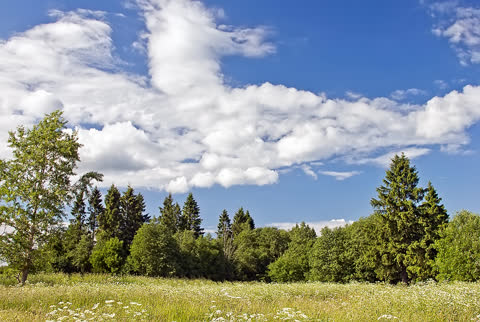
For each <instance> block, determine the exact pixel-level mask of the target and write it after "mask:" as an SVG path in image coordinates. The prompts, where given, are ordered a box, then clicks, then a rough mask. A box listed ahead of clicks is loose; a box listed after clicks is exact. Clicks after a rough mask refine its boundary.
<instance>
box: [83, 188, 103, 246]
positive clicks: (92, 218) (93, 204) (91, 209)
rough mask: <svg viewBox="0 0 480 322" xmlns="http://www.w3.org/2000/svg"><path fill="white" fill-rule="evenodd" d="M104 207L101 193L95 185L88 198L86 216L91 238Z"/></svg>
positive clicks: (93, 235)
mask: <svg viewBox="0 0 480 322" xmlns="http://www.w3.org/2000/svg"><path fill="white" fill-rule="evenodd" d="M104 211H105V208H104V207H103V204H102V193H101V192H100V190H98V188H97V187H95V188H94V189H93V190H92V192H91V194H90V196H89V198H88V215H89V216H88V218H87V225H88V230H89V231H90V234H91V238H92V240H95V234H96V231H97V228H98V220H99V218H100V217H101V216H102V215H103V212H104Z"/></svg>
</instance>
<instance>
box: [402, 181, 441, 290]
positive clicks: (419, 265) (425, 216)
mask: <svg viewBox="0 0 480 322" xmlns="http://www.w3.org/2000/svg"><path fill="white" fill-rule="evenodd" d="M425 193H426V194H425V201H424V202H423V203H422V205H421V206H420V212H419V215H420V216H419V218H418V220H419V223H420V225H421V229H422V230H423V231H422V234H423V236H422V238H421V239H420V240H419V241H417V242H415V243H412V245H411V251H410V254H409V255H410V256H409V257H408V259H410V265H409V270H410V272H411V274H412V275H413V276H414V277H415V278H416V279H418V280H425V279H428V278H434V277H435V275H436V273H435V257H436V256H437V251H436V250H435V248H434V244H435V241H436V240H438V239H439V238H440V233H441V232H442V231H443V230H444V229H445V227H446V225H447V223H448V214H447V211H446V209H445V207H444V206H443V205H442V204H441V201H442V198H440V197H439V196H438V194H437V191H436V190H435V188H434V187H433V185H432V183H431V182H428V187H427V188H426V189H425Z"/></svg>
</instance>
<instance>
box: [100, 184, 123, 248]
mask: <svg viewBox="0 0 480 322" xmlns="http://www.w3.org/2000/svg"><path fill="white" fill-rule="evenodd" d="M121 222H122V215H121V212H120V191H118V189H117V187H115V185H113V184H112V186H111V187H110V189H109V190H108V191H107V194H106V196H105V211H104V212H102V213H101V215H99V217H98V225H99V227H98V228H99V230H101V231H102V237H103V238H106V239H110V238H114V237H120V224H121Z"/></svg>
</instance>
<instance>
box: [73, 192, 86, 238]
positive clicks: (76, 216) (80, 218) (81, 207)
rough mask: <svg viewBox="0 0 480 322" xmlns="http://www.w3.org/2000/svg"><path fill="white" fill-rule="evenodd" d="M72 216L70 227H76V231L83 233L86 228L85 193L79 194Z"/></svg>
mask: <svg viewBox="0 0 480 322" xmlns="http://www.w3.org/2000/svg"><path fill="white" fill-rule="evenodd" d="M71 214H72V217H73V219H71V220H70V226H74V227H75V229H76V230H78V231H82V230H83V229H84V228H85V227H86V225H85V217H86V205H85V200H84V198H83V193H77V195H76V197H75V202H74V203H73V207H72V211H71Z"/></svg>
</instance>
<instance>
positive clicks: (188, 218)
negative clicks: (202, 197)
mask: <svg viewBox="0 0 480 322" xmlns="http://www.w3.org/2000/svg"><path fill="white" fill-rule="evenodd" d="M201 223H202V219H201V218H200V208H199V207H198V204H197V202H196V201H195V199H193V194H192V193H189V194H188V197H187V200H185V204H184V205H183V210H182V216H181V218H180V225H179V231H182V230H192V231H193V232H194V233H195V237H199V236H200V235H203V228H202V227H201V226H200V225H201Z"/></svg>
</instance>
